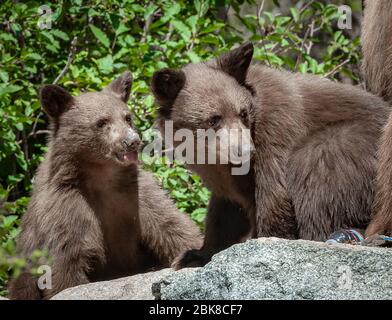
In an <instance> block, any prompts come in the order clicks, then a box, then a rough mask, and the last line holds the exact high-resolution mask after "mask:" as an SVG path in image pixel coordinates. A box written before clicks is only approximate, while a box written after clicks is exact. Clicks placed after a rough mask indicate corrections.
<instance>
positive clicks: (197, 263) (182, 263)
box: [171, 249, 211, 270]
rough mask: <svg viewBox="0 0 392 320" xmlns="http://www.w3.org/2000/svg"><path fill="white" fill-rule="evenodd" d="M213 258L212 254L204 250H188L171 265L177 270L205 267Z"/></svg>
mask: <svg viewBox="0 0 392 320" xmlns="http://www.w3.org/2000/svg"><path fill="white" fill-rule="evenodd" d="M210 260H211V256H210V255H209V254H206V253H205V252H203V251H202V250H196V249H193V250H188V251H185V252H184V253H183V254H181V255H179V256H178V257H177V258H176V259H174V261H173V263H172V265H171V267H172V268H173V269H175V270H179V269H182V268H196V267H203V266H204V265H205V264H206V263H208V262H209V261H210Z"/></svg>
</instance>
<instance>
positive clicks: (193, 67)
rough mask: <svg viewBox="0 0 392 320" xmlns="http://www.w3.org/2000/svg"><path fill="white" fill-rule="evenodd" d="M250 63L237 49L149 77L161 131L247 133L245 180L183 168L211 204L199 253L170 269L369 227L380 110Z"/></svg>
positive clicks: (363, 95) (364, 96) (348, 93)
mask: <svg viewBox="0 0 392 320" xmlns="http://www.w3.org/2000/svg"><path fill="white" fill-rule="evenodd" d="M252 56H253V45H252V44H251V43H246V44H244V45H242V46H240V47H239V48H237V49H234V50H232V51H230V52H229V53H226V54H223V55H222V56H220V57H218V58H216V59H214V60H212V61H209V62H205V63H197V64H189V65H187V66H185V67H183V68H182V69H179V70H173V69H163V70H160V71H157V72H156V73H155V74H154V76H153V81H152V91H153V92H154V95H155V97H156V100H157V103H158V104H159V105H160V112H159V119H158V125H159V127H160V128H161V130H162V131H164V130H165V129H164V126H165V122H166V121H172V122H173V128H174V130H178V129H180V128H188V129H190V130H192V131H196V130H197V129H199V128H208V127H210V128H213V129H220V128H227V129H231V128H241V130H243V129H246V128H247V129H249V130H250V132H251V137H252V140H253V144H254V149H255V152H254V156H253V158H251V159H252V160H251V161H252V163H251V168H250V170H249V172H248V173H247V174H246V175H242V176H233V175H231V173H230V172H231V171H230V167H231V165H230V163H229V164H223V165H219V164H212V165H210V164H193V165H190V166H189V167H190V169H191V170H194V171H195V172H197V173H198V174H200V176H201V177H202V179H203V181H204V182H205V184H206V185H207V186H208V187H209V188H210V189H211V191H212V198H211V201H210V204H209V211H208V217H207V221H206V223H207V225H206V235H205V242H204V245H203V247H202V248H201V250H193V251H189V252H188V253H186V254H185V255H184V257H183V258H182V260H179V261H178V263H177V266H178V267H184V266H195V265H203V264H205V263H206V262H207V261H209V260H210V258H211V256H212V255H213V254H214V253H216V252H217V251H219V250H222V249H223V248H225V247H227V246H229V245H231V244H233V243H236V242H239V241H242V240H243V239H246V237H249V236H258V237H264V236H277V237H283V238H293V239H296V238H301V239H309V240H321V241H323V240H325V239H326V238H327V237H328V235H329V234H330V233H332V232H333V231H335V230H337V229H340V228H347V227H358V228H363V227H366V225H367V224H368V222H369V217H370V213H371V205H372V202H373V193H374V186H373V180H374V179H375V165H376V149H377V143H378V140H379V137H380V134H381V128H382V126H383V125H384V123H385V122H386V119H387V116H388V113H389V106H388V104H387V103H385V102H384V101H382V100H381V99H380V98H378V97H375V96H373V95H372V94H369V93H367V92H365V91H363V90H361V89H359V88H356V87H353V86H349V85H344V84H339V83H335V82H332V81H330V80H327V79H322V78H320V77H317V76H313V75H301V74H293V73H289V72H286V71H278V70H275V69H272V68H269V67H266V66H261V65H253V66H250V64H251V60H252ZM231 147H233V146H231ZM235 147H241V146H240V145H239V146H234V148H235ZM248 149H249V148H248Z"/></svg>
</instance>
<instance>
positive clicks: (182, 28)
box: [172, 20, 191, 41]
mask: <svg viewBox="0 0 392 320" xmlns="http://www.w3.org/2000/svg"><path fill="white" fill-rule="evenodd" d="M172 24H173V26H174V28H176V29H177V30H178V31H179V33H180V35H181V37H182V38H183V39H184V40H185V41H189V40H190V38H191V30H190V29H189V27H188V26H187V25H186V24H185V23H183V22H181V21H179V20H174V21H173V22H172Z"/></svg>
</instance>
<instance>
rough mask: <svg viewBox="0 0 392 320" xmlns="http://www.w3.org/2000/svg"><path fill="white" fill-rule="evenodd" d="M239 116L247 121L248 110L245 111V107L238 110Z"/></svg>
mask: <svg viewBox="0 0 392 320" xmlns="http://www.w3.org/2000/svg"><path fill="white" fill-rule="evenodd" d="M240 117H241V120H242V121H247V120H248V111H246V110H245V109H243V110H242V111H241V112H240Z"/></svg>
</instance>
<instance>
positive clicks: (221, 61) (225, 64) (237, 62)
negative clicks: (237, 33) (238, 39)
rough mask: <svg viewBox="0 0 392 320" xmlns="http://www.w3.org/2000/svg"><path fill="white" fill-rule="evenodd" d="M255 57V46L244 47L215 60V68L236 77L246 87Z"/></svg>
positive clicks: (249, 44)
mask: <svg viewBox="0 0 392 320" xmlns="http://www.w3.org/2000/svg"><path fill="white" fill-rule="evenodd" d="M252 57H253V44H252V43H251V42H246V43H244V44H243V45H242V46H240V47H238V48H236V49H234V50H231V51H229V52H227V53H224V54H222V55H221V56H220V57H218V58H217V59H216V60H215V67H216V68H218V69H221V70H222V71H224V72H226V73H227V74H229V75H230V76H232V77H234V78H235V79H236V80H237V81H238V83H239V84H240V85H245V79H246V74H247V72H248V68H249V65H250V63H251V61H252Z"/></svg>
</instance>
